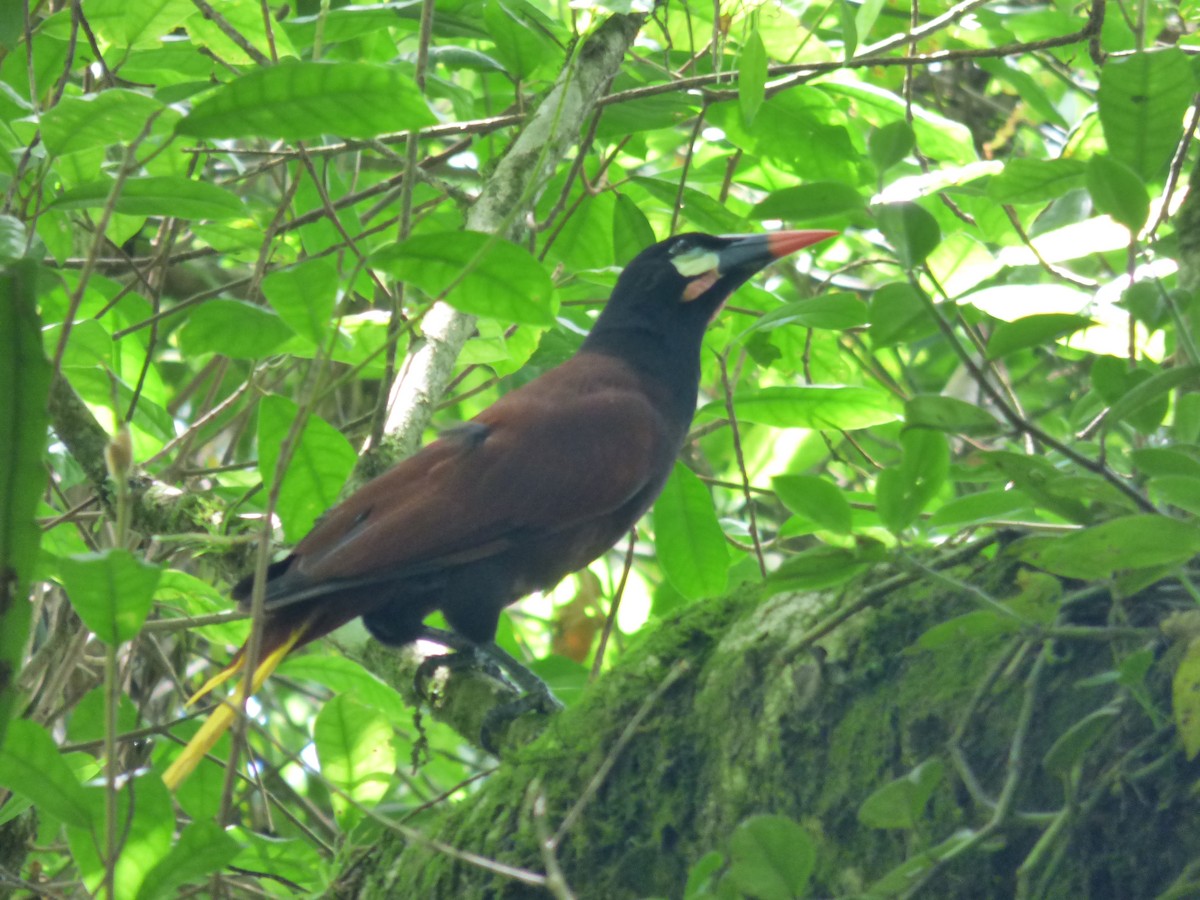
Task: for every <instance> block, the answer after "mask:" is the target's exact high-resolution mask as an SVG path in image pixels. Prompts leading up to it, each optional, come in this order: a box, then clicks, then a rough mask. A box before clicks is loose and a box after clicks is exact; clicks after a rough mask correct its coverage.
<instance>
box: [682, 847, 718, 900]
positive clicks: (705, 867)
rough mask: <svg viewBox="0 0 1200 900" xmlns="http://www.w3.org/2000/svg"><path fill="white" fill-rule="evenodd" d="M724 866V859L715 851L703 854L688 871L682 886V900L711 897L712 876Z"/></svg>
mask: <svg viewBox="0 0 1200 900" xmlns="http://www.w3.org/2000/svg"><path fill="white" fill-rule="evenodd" d="M724 866H725V857H724V856H722V855H721V854H720V853H718V852H717V851H716V850H713V851H711V852H710V853H706V854H704V855H703V856H702V857H700V858H699V859H698V860H696V861H695V862H694V863H693V864H692V866H691V868H689V869H688V877H687V883H686V884H685V885H684V886H683V900H695V898H699V897H711V896H713V894H712V889H713V884H714V881H715V879H714V876H715V875H717V873H718V872H720V871H721V869H722V868H724Z"/></svg>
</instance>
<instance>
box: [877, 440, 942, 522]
mask: <svg viewBox="0 0 1200 900" xmlns="http://www.w3.org/2000/svg"><path fill="white" fill-rule="evenodd" d="M900 443H901V446H902V448H903V454H902V456H901V462H900V465H898V466H892V467H890V468H887V469H884V470H883V471H882V472H880V473H879V475H878V477H877V478H876V481H875V504H876V509H877V511H878V513H879V518H880V519H881V520H882V521H883V524H884V525H886V526H887V527H888V528H890V529H891V530H892V531H896V532H899V531H903V530H904V529H905V528H907V527H908V526H909V525H911V524H912V523H913V522H914V521H916V518H917V516H919V515H920V514H921V511H922V510H924V509H925V507H926V506H927V505H928V504H929V501H930V500H932V499H933V497H934V496H935V495H936V494H937V492H938V491H940V490H941V489H942V485H943V484H945V483H946V476H947V474H948V473H949V470H950V446H949V444H948V443H947V442H946V437H945V435H943V434H942V433H940V432H938V431H930V430H927V429H923V428H910V429H907V430H905V432H904V433H903V434H902V435H901V436H900Z"/></svg>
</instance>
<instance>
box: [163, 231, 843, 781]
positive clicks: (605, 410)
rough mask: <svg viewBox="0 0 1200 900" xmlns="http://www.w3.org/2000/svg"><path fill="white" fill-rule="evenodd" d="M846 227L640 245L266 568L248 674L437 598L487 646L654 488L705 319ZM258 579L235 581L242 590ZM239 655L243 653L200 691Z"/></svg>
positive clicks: (400, 638) (426, 610)
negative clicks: (498, 373)
mask: <svg viewBox="0 0 1200 900" xmlns="http://www.w3.org/2000/svg"><path fill="white" fill-rule="evenodd" d="M834 234H835V232H831V231H783V232H777V233H774V234H759V235H732V236H720V237H718V236H713V235H706V234H683V235H678V236H676V237H673V238H670V239H668V240H665V241H663V242H661V243H659V244H655V245H654V246H652V247H650V248H648V249H647V250H645V251H643V252H642V253H641V254H639V255H638V256H637V257H636V258H635V259H634V260H633V261H632V262H630V263H629V265H628V266H626V268H625V270H624V271H623V272H622V273H621V275H620V277H619V278H618V280H617V284H616V287H615V288H614V290H613V293H612V296H611V298H610V299H609V301H608V304H607V305H606V306H605V308H604V310H603V311H602V312H601V314H600V316H599V317H598V318H597V319H596V322H595V325H594V327H593V328H592V331H591V333H590V334H589V335H588V337H587V339H586V340H585V341H584V342H583V346H582V347H581V348H580V350H579V352H578V353H576V354H575V356H573V357H572V358H571V359H569V360H568V361H567V362H565V363H563V364H562V365H560V366H558V367H557V368H555V369H552V370H551V371H549V372H547V373H546V374H544V375H542V376H541V377H539V378H537V379H535V380H534V381H531V382H529V383H528V384H526V385H524V386H523V387H520V388H518V389H516V390H514V391H511V392H510V393H507V394H505V395H504V396H502V397H501V398H500V399H499V400H497V401H496V402H495V403H494V404H493V405H492V406H490V407H488V408H487V409H485V410H484V411H483V412H481V413H480V414H479V415H477V416H476V417H475V418H474V419H472V420H471V421H470V422H468V423H466V424H465V425H462V426H461V427H459V428H456V429H453V430H452V431H450V432H448V433H446V434H445V435H443V436H442V437H441V438H439V439H438V440H437V441H434V442H433V443H432V444H430V445H429V446H427V447H425V448H424V449H423V450H421V451H420V452H418V453H417V454H415V455H414V456H412V457H410V458H409V459H407V460H404V461H403V462H401V463H399V464H398V465H396V466H395V467H393V468H392V469H391V470H389V471H388V472H386V473H384V474H383V475H381V476H380V477H378V478H376V479H374V480H373V481H371V482H370V483H368V484H366V485H364V486H363V487H362V488H361V489H359V490H358V491H357V492H355V493H354V494H353V495H351V496H350V497H348V498H347V499H346V500H344V501H343V502H342V503H340V504H338V505H337V506H335V507H334V508H333V509H332V510H330V511H329V512H328V513H327V514H326V515H325V516H324V517H323V518H322V519H321V520H320V521H319V522H318V523H317V525H316V527H314V528H313V530H312V531H311V532H310V533H309V534H308V536H307V537H305V538H304V539H303V540H302V541H301V542H300V543H299V544H297V545H296V547H295V549H294V550H293V551H292V553H291V554H290V555H288V556H287V557H286V558H284V559H282V560H280V561H279V562H276V563H274V564H273V565H271V566H270V568H269V569H268V572H267V582H266V585H265V598H266V600H265V609H266V615H265V618H264V620H263V633H262V637H261V651H260V659H261V660H262V662H261V663H260V664H259V665H257V666H256V671H255V672H254V677H253V679H252V682H253V683H252V685H251V688H250V689H251V690H252V691H253V690H257V689H258V686H259V685H260V684H261V682H262V680H263V679H265V677H266V676H267V675H268V674H269V672H270V670H271V669H273V668H274V667H275V665H277V664H278V662H279V661H280V660H281V659H282V658H283V657H284V656H285V655H286V654H287V653H289V652H290V651H291V650H292V649H294V648H295V647H298V646H301V645H303V644H306V643H308V642H309V641H312V640H315V639H316V638H319V637H321V636H322V635H325V634H328V633H329V632H331V631H333V630H334V629H335V628H338V627H340V626H341V625H344V624H345V623H347V622H349V621H351V620H352V619H355V618H358V617H360V616H361V617H362V619H363V622H364V624H365V625H366V627H367V629H368V630H369V631H370V633H371V634H372V635H373V636H374V637H375V638H377V639H378V640H380V641H382V642H383V643H385V644H391V645H402V644H406V643H409V642H411V641H413V640H416V639H417V638H418V637H420V636H421V635H422V627H423V626H422V622H423V620H424V619H425V617H426V616H428V615H429V614H430V613H432V612H433V611H435V610H440V611H441V613H442V614H443V615H444V616H445V619H446V621H447V622H448V623H449V625H450V627H451V628H452V629H453V630H454V631H455V632H456V633H457V634H458V635H460V636H461V637H462V638H465V639H466V640H467V641H469V642H472V643H474V644H480V645H482V644H489V643H490V642H491V641H492V640H493V639H494V638H495V634H496V625H497V622H498V620H499V616H500V612H501V610H503V609H504V607H506V606H507V605H509V604H510V603H513V602H514V601H516V600H517V599H519V598H520V597H522V596H524V595H525V594H528V593H530V592H532V591H535V590H539V589H548V588H550V587H553V586H554V585H555V584H556V583H557V582H558V581H559V580H560V579H561V578H562V577H563V576H565V575H567V574H569V573H571V572H574V571H576V570H578V569H581V568H583V567H584V566H586V565H587V564H588V563H590V562H591V561H592V560H594V559H595V558H596V557H598V556H600V554H602V553H604V552H605V551H606V550H608V549H609V548H611V547H612V546H613V545H614V544H615V543H616V542H617V541H618V540H620V538H621V536H622V535H623V534H625V533H626V532H628V530H629V529H630V527H632V526H633V524H634V523H635V522H636V521H637V520H638V519H639V518H640V517H641V516H642V514H643V513H644V512H645V511H646V510H647V509H648V508H649V507H650V505H651V504H652V503H653V502H654V499H655V497H657V496H658V493H659V491H660V490H662V487H663V484H664V482H665V481H666V479H667V476H668V475H669V474H670V471H671V467H672V464H673V462H674V460H675V457H676V456H677V455H678V453H679V451H680V449H681V447H682V446H683V442H684V439H685V437H686V435H687V431H688V427H689V426H690V424H691V421H692V415H693V413H694V412H695V409H696V394H697V391H698V387H699V381H700V346H701V342H702V341H703V337H704V330H705V328H706V327H707V326H708V324H709V322H710V321H711V320H712V318H713V317H714V316H715V315H716V314H717V312H718V311H719V310H720V308H721V306H722V305H723V304H724V303H725V301H726V300H727V299H728V297H729V295H730V294H731V293H732V292H733V291H734V290H735V289H736V288H737V287H738V286H740V285H741V284H743V283H744V282H745V281H746V280H747V279H749V278H750V277H751V276H752V275H754V274H755V273H756V272H758V271H759V270H760V269H762V268H763V267H764V266H766V265H767V264H768V263H770V262H772V261H773V260H775V259H778V258H779V257H781V256H784V255H786V254H789V253H792V252H794V251H796V250H799V249H800V248H802V247H806V246H808V245H810V244H813V243H816V242H817V241H821V240H824V239H826V238H828V237H832V236H833V235H834ZM252 587H253V579H252V578H246V579H244V580H243V581H241V582H240V583H239V584H238V585H237V586H236V587H235V588H234V590H233V596H234V597H235V598H236V599H238V600H240V601H242V603H243V605H248V602H249V598H250V595H251V589H252ZM239 664H240V652H239V656H238V657H235V660H234V663H233V664H231V666H230V667H229V668H228V669H227V670H226V671H225V672H223V673H222V674H221V675H219V676H217V678H215V679H213V681H212V682H210V684H209V685H207V686H206V687H205V688H204V689H202V693H203V692H204V691H206V690H208V689H209V688H211V687H212V686H213V685H215V684H217V683H219V682H220V681H222V680H224V679H225V678H227V677H229V676H230V675H232V674H233V673H234V672H236V671H237V670H238V667H239ZM222 711H224V712H222ZM218 713H219V715H214V717H213V718H211V719H210V721H209V722H208V723H206V725H205V731H204V732H202V734H201V735H198V736H197V738H195V739H194V740H193V742H192V743H191V744H189V746H188V748H187V750H185V752H184V754H182V755H181V756H180V757H179V758H178V759H177V760H176V762H175V763H174V764H173V765H172V766H171V768H170V769H169V770H168V772H167V774H166V775H165V776H164V778H165V779H166V780H167V782H168V784H169V785H171V786H172V787H174V786H175V785H176V784H178V783H179V781H180V780H182V778H183V777H185V776H186V775H187V773H188V772H189V771H190V770H191V769H192V768H194V766H195V764H196V763H197V762H198V761H199V759H200V758H201V757H202V756H203V754H204V753H205V752H207V750H208V749H210V748H211V746H212V744H213V743H214V742H215V740H216V738H217V737H219V735H220V733H221V732H222V731H224V729H225V728H227V727H228V724H229V723H230V722H232V721H233V716H234V713H233V711H232V709H231V708H230V706H229V705H228V704H225V705H223V706H222V707H220V708H219V709H218ZM214 719H219V720H220V721H214ZM213 732H215V734H214V733H213Z"/></svg>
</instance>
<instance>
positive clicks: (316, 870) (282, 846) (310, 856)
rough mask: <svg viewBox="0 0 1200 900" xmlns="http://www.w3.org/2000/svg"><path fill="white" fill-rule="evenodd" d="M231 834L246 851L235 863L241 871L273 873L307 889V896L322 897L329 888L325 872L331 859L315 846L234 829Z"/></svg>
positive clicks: (243, 829) (238, 828) (307, 842)
mask: <svg viewBox="0 0 1200 900" xmlns="http://www.w3.org/2000/svg"><path fill="white" fill-rule="evenodd" d="M228 831H229V834H230V836H231V837H232V838H233V839H234V840H235V841H237V842H238V845H239V846H240V847H241V848H242V852H241V853H239V854H238V856H237V858H236V859H235V860H234V861H233V864H234V865H235V866H237V867H238V868H241V869H249V870H250V871H252V872H270V873H271V874H272V875H273V876H275V877H276V878H280V879H287V880H288V881H290V882H293V883H295V884H299V885H301V886H303V887H304V888H305V890H306V892H312V893H321V890H322V888H323V887H325V886H326V885H325V879H324V878H323V877H322V875H321V871H322V867H323V866H324V865H325V864H326V862H327V860H328V857H327V856H324V855H323V854H322V850H321V848H320V847H317V846H316V845H315V844H313V843H312V842H310V841H297V840H293V841H281V840H279V839H278V838H275V837H269V836H267V835H263V834H259V833H258V832H256V831H253V830H251V829H249V828H240V827H233V828H230V829H228Z"/></svg>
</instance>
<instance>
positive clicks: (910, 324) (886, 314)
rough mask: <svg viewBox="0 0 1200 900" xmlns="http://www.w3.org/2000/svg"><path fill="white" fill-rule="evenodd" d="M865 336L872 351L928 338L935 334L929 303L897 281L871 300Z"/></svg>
mask: <svg viewBox="0 0 1200 900" xmlns="http://www.w3.org/2000/svg"><path fill="white" fill-rule="evenodd" d="M869 318H870V322H871V329H870V331H868V332H867V335H868V337H870V339H871V346H872V347H877V348H878V347H891V346H893V345H895V344H905V343H910V342H912V341H916V340H919V339H921V338H924V337H928V336H929V335H931V334H933V333H934V332H935V331H937V323H936V322H935V321H934V319H933V317H932V316H931V315H930V313H929V305H928V303H927V302H926V301H925V300H923V299H922V298H921V296H920V295H919V294H918V293H917V292H916V290H914V288H913V287H912V285H910V284H908V283H906V282H902V281H897V282H893V283H892V284H885V285H884V286H883V287H881V288H880V289H879V290H877V291H876V292H875V294H874V296H872V297H871V306H870V313H869Z"/></svg>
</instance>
